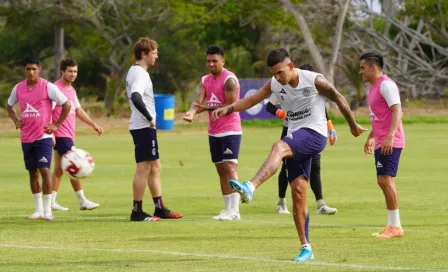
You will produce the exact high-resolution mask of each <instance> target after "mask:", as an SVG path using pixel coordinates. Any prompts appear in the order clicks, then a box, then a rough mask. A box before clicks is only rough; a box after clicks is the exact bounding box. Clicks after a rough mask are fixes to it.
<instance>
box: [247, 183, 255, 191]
mask: <svg viewBox="0 0 448 272" xmlns="http://www.w3.org/2000/svg"><path fill="white" fill-rule="evenodd" d="M247 185H248V186H249V189H250V190H251V191H252V193H253V192H254V191H255V186H254V185H253V184H252V182H250V181H248V182H247Z"/></svg>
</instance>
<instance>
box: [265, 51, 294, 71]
mask: <svg viewBox="0 0 448 272" xmlns="http://www.w3.org/2000/svg"><path fill="white" fill-rule="evenodd" d="M286 58H289V53H288V51H286V49H285V48H280V49H275V50H272V51H271V52H269V56H268V60H267V64H268V67H272V66H274V65H276V64H278V63H280V62H282V61H284V60H285V59H286Z"/></svg>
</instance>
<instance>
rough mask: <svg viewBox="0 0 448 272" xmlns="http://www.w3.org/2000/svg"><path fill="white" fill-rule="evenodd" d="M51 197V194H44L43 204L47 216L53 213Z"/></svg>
mask: <svg viewBox="0 0 448 272" xmlns="http://www.w3.org/2000/svg"><path fill="white" fill-rule="evenodd" d="M51 198H52V195H51V194H48V195H44V201H43V206H44V215H45V216H48V215H51Z"/></svg>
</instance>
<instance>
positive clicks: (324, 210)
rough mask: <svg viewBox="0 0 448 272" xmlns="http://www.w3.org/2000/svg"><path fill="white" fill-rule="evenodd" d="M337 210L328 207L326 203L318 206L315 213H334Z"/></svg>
mask: <svg viewBox="0 0 448 272" xmlns="http://www.w3.org/2000/svg"><path fill="white" fill-rule="evenodd" d="M337 212H338V209H336V208H332V207H328V206H327V205H326V204H325V205H322V206H321V207H320V208H318V209H316V213H317V214H335V213H337Z"/></svg>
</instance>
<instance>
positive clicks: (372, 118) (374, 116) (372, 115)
mask: <svg viewBox="0 0 448 272" xmlns="http://www.w3.org/2000/svg"><path fill="white" fill-rule="evenodd" d="M369 110H370V114H369V115H370V120H372V122H374V121H379V120H378V117H376V114H375V113H374V112H373V111H372V109H371V108H370V107H369Z"/></svg>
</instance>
